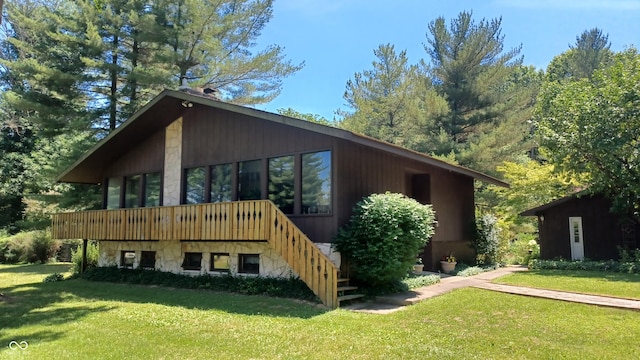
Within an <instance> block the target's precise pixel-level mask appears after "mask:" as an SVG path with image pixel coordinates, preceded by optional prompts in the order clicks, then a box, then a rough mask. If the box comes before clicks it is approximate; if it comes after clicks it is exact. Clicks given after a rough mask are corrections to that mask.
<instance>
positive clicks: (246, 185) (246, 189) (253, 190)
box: [238, 160, 262, 200]
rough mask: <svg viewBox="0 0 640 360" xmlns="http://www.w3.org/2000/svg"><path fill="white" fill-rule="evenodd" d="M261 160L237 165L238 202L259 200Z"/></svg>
mask: <svg viewBox="0 0 640 360" xmlns="http://www.w3.org/2000/svg"><path fill="white" fill-rule="evenodd" d="M261 166H262V161H261V160H252V161H243V162H241V163H239V164H238V200H260V199H261V189H260V170H261V169H260V168H261Z"/></svg>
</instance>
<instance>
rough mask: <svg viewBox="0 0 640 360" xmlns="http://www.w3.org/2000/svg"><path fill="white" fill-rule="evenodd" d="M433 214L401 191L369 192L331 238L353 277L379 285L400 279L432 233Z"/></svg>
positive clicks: (430, 208) (411, 265)
mask: <svg viewBox="0 0 640 360" xmlns="http://www.w3.org/2000/svg"><path fill="white" fill-rule="evenodd" d="M434 220H435V213H434V211H433V209H432V207H431V205H422V204H420V203H419V202H417V201H416V200H414V199H411V198H408V197H406V196H405V195H402V194H392V193H386V194H373V195H370V196H368V197H366V198H364V199H363V200H361V201H360V202H358V204H357V205H356V206H355V208H354V209H353V216H352V217H351V219H350V220H349V223H348V224H346V225H345V226H344V227H343V228H341V229H340V231H339V232H338V235H337V237H336V239H335V243H334V245H335V247H336V249H337V250H338V251H340V252H341V253H342V255H343V256H345V257H346V258H347V259H349V264H350V265H351V266H352V274H353V278H354V279H356V280H358V281H361V282H364V283H365V284H369V285H373V286H380V285H383V284H391V283H393V282H394V281H398V280H400V279H402V278H404V277H405V276H406V275H407V272H409V271H410V270H411V269H412V267H413V264H414V263H415V261H416V256H417V255H418V254H419V253H420V252H421V251H422V249H423V248H424V246H425V245H426V243H427V242H428V241H429V238H430V237H431V236H432V235H433V230H434Z"/></svg>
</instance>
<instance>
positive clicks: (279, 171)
mask: <svg viewBox="0 0 640 360" xmlns="http://www.w3.org/2000/svg"><path fill="white" fill-rule="evenodd" d="M293 164H294V157H293V156H282V157H277V158H272V159H269V200H271V201H273V203H274V204H276V206H278V207H279V208H280V210H282V212H283V213H285V214H293V203H294V190H293V186H294V183H293V180H294V169H293Z"/></svg>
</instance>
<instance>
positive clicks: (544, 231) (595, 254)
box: [538, 196, 622, 260]
mask: <svg viewBox="0 0 640 360" xmlns="http://www.w3.org/2000/svg"><path fill="white" fill-rule="evenodd" d="M610 207H611V203H610V202H609V201H607V200H606V199H605V198H604V197H602V196H594V197H590V196H584V197H582V198H579V199H573V200H570V201H567V202H565V203H562V204H558V205H556V206H554V207H552V208H549V209H546V210H544V211H542V212H540V213H539V215H541V216H543V217H544V220H543V221H540V219H541V218H540V216H538V219H539V220H538V228H539V230H540V234H539V237H540V257H541V258H542V259H553V258H556V257H562V258H565V259H571V247H570V243H569V220H568V219H569V217H581V218H582V232H583V240H584V255H585V258H588V259H593V260H608V259H616V258H618V250H617V247H618V246H621V245H622V236H621V232H620V219H619V218H618V217H617V216H615V215H613V214H611V213H610V212H609V209H610Z"/></svg>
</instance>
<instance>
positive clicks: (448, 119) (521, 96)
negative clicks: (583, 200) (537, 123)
mask: <svg viewBox="0 0 640 360" xmlns="http://www.w3.org/2000/svg"><path fill="white" fill-rule="evenodd" d="M500 25H501V19H493V20H491V21H486V20H484V19H482V20H481V21H480V22H479V23H477V24H476V23H475V22H474V21H473V20H472V14H471V13H470V12H462V13H460V14H459V15H458V17H457V18H456V19H454V20H453V21H452V22H451V24H450V27H449V28H447V27H446V24H445V19H444V18H442V17H440V18H438V19H436V20H434V21H432V22H431V23H430V24H429V34H428V36H427V42H428V46H427V45H425V50H426V52H427V54H428V55H429V56H430V58H431V63H432V67H431V71H430V74H431V76H432V78H433V82H434V84H435V85H436V88H437V89H438V91H439V92H440V94H441V95H442V96H443V97H444V98H446V99H447V103H448V105H449V109H450V111H449V112H448V113H447V114H445V115H443V116H440V117H439V118H438V119H437V126H438V128H439V132H440V135H439V138H438V139H439V140H440V143H439V144H437V145H436V146H437V152H439V153H440V154H448V153H453V154H455V157H456V159H457V160H458V162H459V163H460V164H462V165H465V166H469V167H472V168H475V169H478V170H481V171H484V172H487V173H492V174H495V173H496V171H495V166H496V165H497V164H498V163H499V162H500V161H502V160H507V159H506V158H505V157H507V158H508V157H509V156H514V155H518V154H521V153H525V152H526V151H527V150H528V148H529V147H530V144H527V142H526V141H525V138H526V136H527V135H528V133H529V129H528V125H527V120H528V119H529V117H530V113H529V112H530V107H531V105H532V104H533V100H534V99H535V93H536V90H537V85H538V82H536V81H535V79H536V76H535V74H532V69H527V68H523V67H522V65H521V63H522V57H519V53H520V47H518V48H514V49H511V50H509V51H506V52H505V51H504V49H503V48H504V45H503V42H504V36H503V35H502V33H501V27H500ZM533 73H535V71H533ZM488 159H493V161H491V162H489V163H488V162H487V161H486V160H488Z"/></svg>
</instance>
